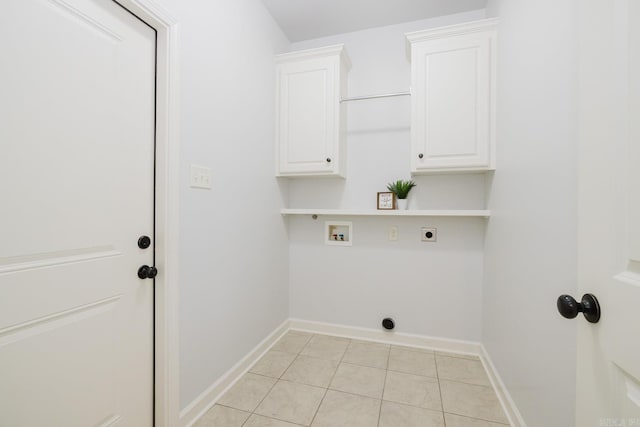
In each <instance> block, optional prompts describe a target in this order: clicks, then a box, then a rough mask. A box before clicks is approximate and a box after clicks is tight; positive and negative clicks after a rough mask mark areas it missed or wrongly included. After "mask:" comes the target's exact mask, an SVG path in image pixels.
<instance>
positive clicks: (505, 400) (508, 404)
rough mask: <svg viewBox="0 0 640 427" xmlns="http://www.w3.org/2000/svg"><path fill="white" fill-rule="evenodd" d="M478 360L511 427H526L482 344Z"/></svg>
mask: <svg viewBox="0 0 640 427" xmlns="http://www.w3.org/2000/svg"><path fill="white" fill-rule="evenodd" d="M480 359H481V360H482V363H483V364H484V368H485V370H486V371H487V374H488V375H489V380H490V381H491V385H493V389H494V390H495V391H496V394H497V395H498V399H499V400H500V404H502V409H504V412H505V414H506V415H507V418H508V419H509V424H511V425H512V426H513V427H527V424H526V423H525V422H524V419H523V418H522V414H520V411H519V410H518V407H517V406H516V404H515V402H514V400H513V398H512V397H511V394H510V393H509V390H508V389H507V387H506V386H505V385H504V382H503V381H502V378H501V377H500V374H498V370H497V369H496V367H495V365H494V364H493V361H492V360H491V356H489V353H488V352H487V349H486V348H485V346H484V345H482V344H480Z"/></svg>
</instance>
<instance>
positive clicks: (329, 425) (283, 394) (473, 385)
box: [195, 331, 508, 427]
mask: <svg viewBox="0 0 640 427" xmlns="http://www.w3.org/2000/svg"><path fill="white" fill-rule="evenodd" d="M507 424H508V421H507V418H506V417H505V415H504V412H503V411H502V408H501V406H500V404H499V402H498V399H497V397H496V394H495V392H494V390H493V388H492V387H491V385H490V383H489V378H488V377H487V374H486V372H485V370H484V368H483V366H482V363H481V362H480V359H478V358H477V357H473V356H460V355H454V354H449V353H441V352H432V351H428V350H422V349H416V348H411V347H400V346H395V345H387V344H378V343H371V342H366V341H357V340H350V339H346V338H337V337H331V336H326V335H314V334H309V333H304V332H296V331H290V332H288V333H287V334H286V335H284V336H283V337H282V338H281V339H280V340H279V341H278V342H277V343H276V344H275V345H274V346H273V347H272V349H271V350H270V351H269V352H268V353H266V354H265V355H264V356H263V357H262V359H260V360H259V361H258V362H257V363H256V364H255V365H254V366H253V368H251V370H250V371H249V372H248V373H247V374H246V375H244V376H243V377H242V378H241V379H240V380H239V381H238V382H237V383H236V384H235V385H234V386H233V387H232V388H231V389H230V390H229V391H228V392H227V393H226V394H225V395H224V396H222V398H221V399H220V400H218V402H217V404H216V405H215V406H214V407H213V408H211V409H210V410H209V411H208V412H207V413H206V414H205V415H204V416H203V417H202V418H201V419H200V420H199V421H198V422H197V423H196V424H195V426H197V427H299V426H311V427H340V426H344V427H414V426H416V427H417V426H420V427H432V426H433V427H436V426H437V427H445V426H446V427H504V426H505V425H507Z"/></svg>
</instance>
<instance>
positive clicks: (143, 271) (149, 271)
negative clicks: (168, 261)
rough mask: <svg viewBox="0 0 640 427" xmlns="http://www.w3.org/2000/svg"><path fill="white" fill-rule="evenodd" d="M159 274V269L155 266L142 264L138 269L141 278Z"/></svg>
mask: <svg viewBox="0 0 640 427" xmlns="http://www.w3.org/2000/svg"><path fill="white" fill-rule="evenodd" d="M157 275H158V269H157V268H155V267H149V266H148V265H142V266H140V268H139V269H138V277H139V278H140V279H153V278H154V277H156V276H157Z"/></svg>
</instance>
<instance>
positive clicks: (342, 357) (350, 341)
mask: <svg viewBox="0 0 640 427" xmlns="http://www.w3.org/2000/svg"><path fill="white" fill-rule="evenodd" d="M348 340H349V343H348V344H347V348H345V349H344V353H342V356H341V357H340V360H339V361H338V366H337V367H336V370H335V372H334V373H333V375H332V376H331V379H330V380H329V385H328V386H327V388H325V389H324V395H323V396H322V399H321V400H320V404H319V405H318V408H317V409H316V412H315V414H313V418H311V424H309V425H312V424H313V422H314V421H315V420H316V416H318V412H319V411H320V407H321V406H322V403H323V402H324V398H325V397H327V392H328V391H329V387H331V383H332V382H333V379H334V378H335V377H336V374H337V373H338V369H340V364H341V363H342V360H343V359H344V355H345V354H347V351H349V346H350V345H351V343H352V342H353V340H352V339H351V338H348Z"/></svg>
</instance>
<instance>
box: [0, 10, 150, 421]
mask: <svg viewBox="0 0 640 427" xmlns="http://www.w3.org/2000/svg"><path fill="white" fill-rule="evenodd" d="M0 36H1V37H0V54H1V55H2V58H3V63H4V64H5V65H3V73H2V74H3V78H2V79H1V80H0V93H1V94H2V96H1V97H0V120H1V121H2V126H0V141H1V151H2V156H0V194H1V196H2V201H3V202H2V221H0V377H1V378H3V380H2V381H0V401H1V402H3V405H2V410H1V411H0V425H12V426H21V425H24V426H31V425H65V426H74V425H78V426H87V425H102V424H105V423H106V424H110V423H119V424H121V425H135V426H142V425H151V423H152V406H153V282H152V281H151V280H140V279H138V277H137V275H136V271H137V269H138V267H139V266H140V265H142V264H148V265H152V264H153V249H152V248H150V249H147V250H142V249H139V248H138V247H137V240H138V237H139V236H140V235H142V234H146V235H149V236H153V191H154V189H153V186H154V175H153V174H154V171H153V159H154V126H155V124H154V102H155V98H154V97H155V32H154V30H153V29H151V28H150V27H148V26H147V25H146V24H144V23H142V22H141V21H139V20H138V19H137V18H136V17H135V16H133V15H131V14H130V13H128V12H127V11H126V10H124V9H122V8H121V7H120V6H119V5H118V4H116V3H114V2H112V1H107V0H91V1H87V0H48V1H47V0H36V1H28V2H24V1H20V0H9V1H6V2H4V3H3V11H2V13H1V14H0Z"/></svg>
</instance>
